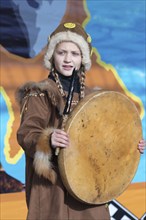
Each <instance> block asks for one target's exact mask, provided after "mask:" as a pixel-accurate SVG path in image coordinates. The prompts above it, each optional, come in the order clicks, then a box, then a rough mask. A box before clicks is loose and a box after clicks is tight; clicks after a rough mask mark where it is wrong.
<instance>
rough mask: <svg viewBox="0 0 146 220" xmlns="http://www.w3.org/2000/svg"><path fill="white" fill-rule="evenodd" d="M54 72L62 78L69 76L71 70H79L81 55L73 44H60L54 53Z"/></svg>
mask: <svg viewBox="0 0 146 220" xmlns="http://www.w3.org/2000/svg"><path fill="white" fill-rule="evenodd" d="M53 58H54V65H55V68H56V70H57V71H58V72H59V73H61V74H62V75H64V76H71V75H72V72H73V69H74V68H76V69H80V67H81V62H82V55H81V51H80V49H79V47H78V46H77V45H76V44H75V43H73V42H61V43H59V44H58V45H57V47H56V49H55V51H54V55H53Z"/></svg>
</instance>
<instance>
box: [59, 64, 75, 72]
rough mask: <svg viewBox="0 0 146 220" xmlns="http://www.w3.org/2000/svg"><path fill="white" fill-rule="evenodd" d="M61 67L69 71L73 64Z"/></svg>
mask: <svg viewBox="0 0 146 220" xmlns="http://www.w3.org/2000/svg"><path fill="white" fill-rule="evenodd" d="M62 67H63V69H64V70H67V71H70V70H72V69H73V66H71V65H63V66H62Z"/></svg>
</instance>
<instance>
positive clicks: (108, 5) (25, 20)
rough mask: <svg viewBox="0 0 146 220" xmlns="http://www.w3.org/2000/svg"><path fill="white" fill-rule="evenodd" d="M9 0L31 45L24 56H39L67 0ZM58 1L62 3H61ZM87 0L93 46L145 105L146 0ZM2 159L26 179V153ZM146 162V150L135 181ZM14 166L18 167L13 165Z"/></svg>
mask: <svg viewBox="0 0 146 220" xmlns="http://www.w3.org/2000/svg"><path fill="white" fill-rule="evenodd" d="M1 3H4V4H5V3H6V1H3V0H2V1H1ZM7 3H8V4H7V7H13V12H18V11H19V13H20V14H19V16H18V17H19V19H21V21H20V20H19V22H18V24H19V25H22V26H20V27H22V28H21V31H22V32H19V33H20V35H21V37H24V38H25V45H26V46H28V48H27V50H26V53H25V56H29V57H34V56H36V55H37V54H38V53H40V52H41V50H42V49H43V48H44V47H45V46H46V43H47V38H48V35H49V34H50V33H51V32H52V31H53V30H54V28H56V26H57V25H58V24H59V23H60V21H61V19H62V17H63V15H64V13H65V10H66V0H62V1H56V0H46V1H43V0H40V1H31V0H26V1H20V0H7ZM58 3H60V4H59V7H58ZM86 3H87V7H88V10H89V13H90V15H91V19H90V21H89V23H87V25H86V27H85V29H86V31H87V32H88V33H90V35H91V36H92V45H93V47H96V48H97V50H98V52H99V54H100V56H101V59H102V61H104V62H105V63H108V64H112V65H113V66H114V67H115V69H116V71H117V72H118V74H119V76H120V77H121V79H122V81H123V82H124V83H125V85H126V87H127V88H128V90H129V91H131V92H132V93H133V94H135V95H136V96H138V97H139V98H140V99H141V100H142V102H143V104H144V107H145V109H146V99H145V94H144V90H145V89H146V82H145V77H146V73H145V61H146V55H145V49H146V48H145V40H146V36H145V31H146V30H145V19H146V15H145V14H146V9H145V8H146V7H145V1H143V0H134V1H133V0H107V1H106V0H97V1H92V0H87V1H86ZM5 5H6V4H5ZM54 11H55V13H54ZM16 14H17V13H16ZM16 14H15V15H16ZM20 15H21V16H20ZM7 16H9V14H7ZM12 18H13V20H12ZM12 18H11V17H10V18H8V20H7V22H8V23H9V22H11V23H12V22H14V24H16V20H15V19H18V18H16V17H15V16H13V17H12ZM4 21H6V20H4ZM18 28H19V27H18ZM19 29H20V28H19ZM24 30H26V32H25V34H24V32H23V31H24ZM12 31H14V29H12V28H10V29H9V33H5V35H2V36H4V43H7V42H9V41H10V40H11V39H12V37H11V38H10V39H8V37H9V36H13V34H15V33H10V32H12ZM17 31H18V29H17ZM21 40H24V39H21ZM20 45H21V42H20ZM5 46H6V45H5ZM8 46H9V45H8ZM11 46H14V47H13V48H12V49H13V50H15V49H16V46H15V45H14V44H13V43H11ZM18 46H19V45H18ZM19 49H21V48H19ZM22 49H23V48H22ZM17 52H18V51H17ZM14 53H15V51H14ZM3 101H4V100H3V99H2V98H1V103H2V105H1V108H2V107H3V108H5V113H4V111H3V122H4V121H5V122H6V123H7V121H8V118H9V116H8V111H7V109H6V106H5V105H4V103H3ZM1 110H4V109H1ZM145 122H146V116H144V118H143V120H142V125H143V131H145V132H143V135H144V138H145V139H146V123H145ZM5 130H6V127H3V131H2V134H1V146H2V143H3V141H4V138H3V137H4V134H5ZM2 162H3V165H4V168H5V170H6V171H8V173H11V174H13V176H14V177H16V178H17V179H19V180H20V181H22V182H24V181H25V180H24V172H23V170H24V156H23V157H22V158H21V160H20V161H19V162H18V163H17V164H16V165H11V164H8V163H7V162H6V161H5V159H4V158H3V161H2ZM145 164H146V152H145V154H144V155H142V156H141V160H140V164H139V168H138V172H137V173H136V175H135V177H134V180H133V181H134V182H142V181H146V176H145V175H144V174H145V173H146V170H145ZM14 166H15V169H13V168H14ZM20 167H21V169H20ZM12 170H13V171H15V172H13V171H12ZM20 170H21V171H20ZM16 171H17V172H16ZM22 173H23V175H22Z"/></svg>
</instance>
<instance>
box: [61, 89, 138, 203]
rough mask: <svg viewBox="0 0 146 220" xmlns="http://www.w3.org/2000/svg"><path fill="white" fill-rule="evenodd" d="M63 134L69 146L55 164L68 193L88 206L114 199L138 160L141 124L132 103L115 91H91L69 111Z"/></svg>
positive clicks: (129, 179)
mask: <svg viewBox="0 0 146 220" xmlns="http://www.w3.org/2000/svg"><path fill="white" fill-rule="evenodd" d="M65 131H66V132H68V134H69V137H70V147H68V148H67V149H61V150H60V153H59V156H58V163H59V170H60V174H61V177H62V181H63V183H64V185H65V187H66V189H67V190H68V192H69V193H70V194H71V195H72V196H73V197H75V198H76V199H77V200H79V201H81V202H85V203H88V204H102V203H105V202H108V201H110V200H112V199H114V198H116V197H118V196H119V195H120V194H121V193H122V192H123V191H124V190H125V189H126V188H127V186H128V185H129V184H130V182H131V181H132V179H133V177H134V175H135V172H136V170H137V167H138V164H139V159H140V153H139V151H138V150H137V145H138V142H139V140H140V139H141V138H142V126H141V120H140V117H139V113H138V111H137V109H136V107H135V105H134V104H133V103H132V102H131V101H130V100H129V98H127V97H126V96H125V95H123V94H121V93H119V92H113V91H108V92H107V91H100V92H99V91H98V92H94V93H92V94H90V95H88V96H86V97H85V98H84V99H83V100H82V101H81V102H80V103H79V104H78V105H77V106H76V107H75V109H74V110H73V111H72V113H71V114H70V116H69V118H68V120H67V122H66V125H65Z"/></svg>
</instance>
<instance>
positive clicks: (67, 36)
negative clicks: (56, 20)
mask: <svg viewBox="0 0 146 220" xmlns="http://www.w3.org/2000/svg"><path fill="white" fill-rule="evenodd" d="M63 41H71V42H74V43H76V44H77V45H78V47H79V48H80V50H81V52H82V57H83V58H82V64H83V65H84V67H85V71H87V70H89V69H90V67H91V59H90V49H89V46H88V43H87V42H86V41H85V39H84V38H83V37H82V36H81V35H79V34H76V33H73V32H71V31H65V32H59V33H57V34H55V35H54V36H52V37H51V39H50V42H49V45H48V49H47V53H46V55H45V57H44V63H45V66H46V68H48V69H49V70H50V69H51V66H52V65H51V61H50V60H51V58H52V56H53V53H54V50H55V47H56V45H57V44H58V43H60V42H63Z"/></svg>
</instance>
